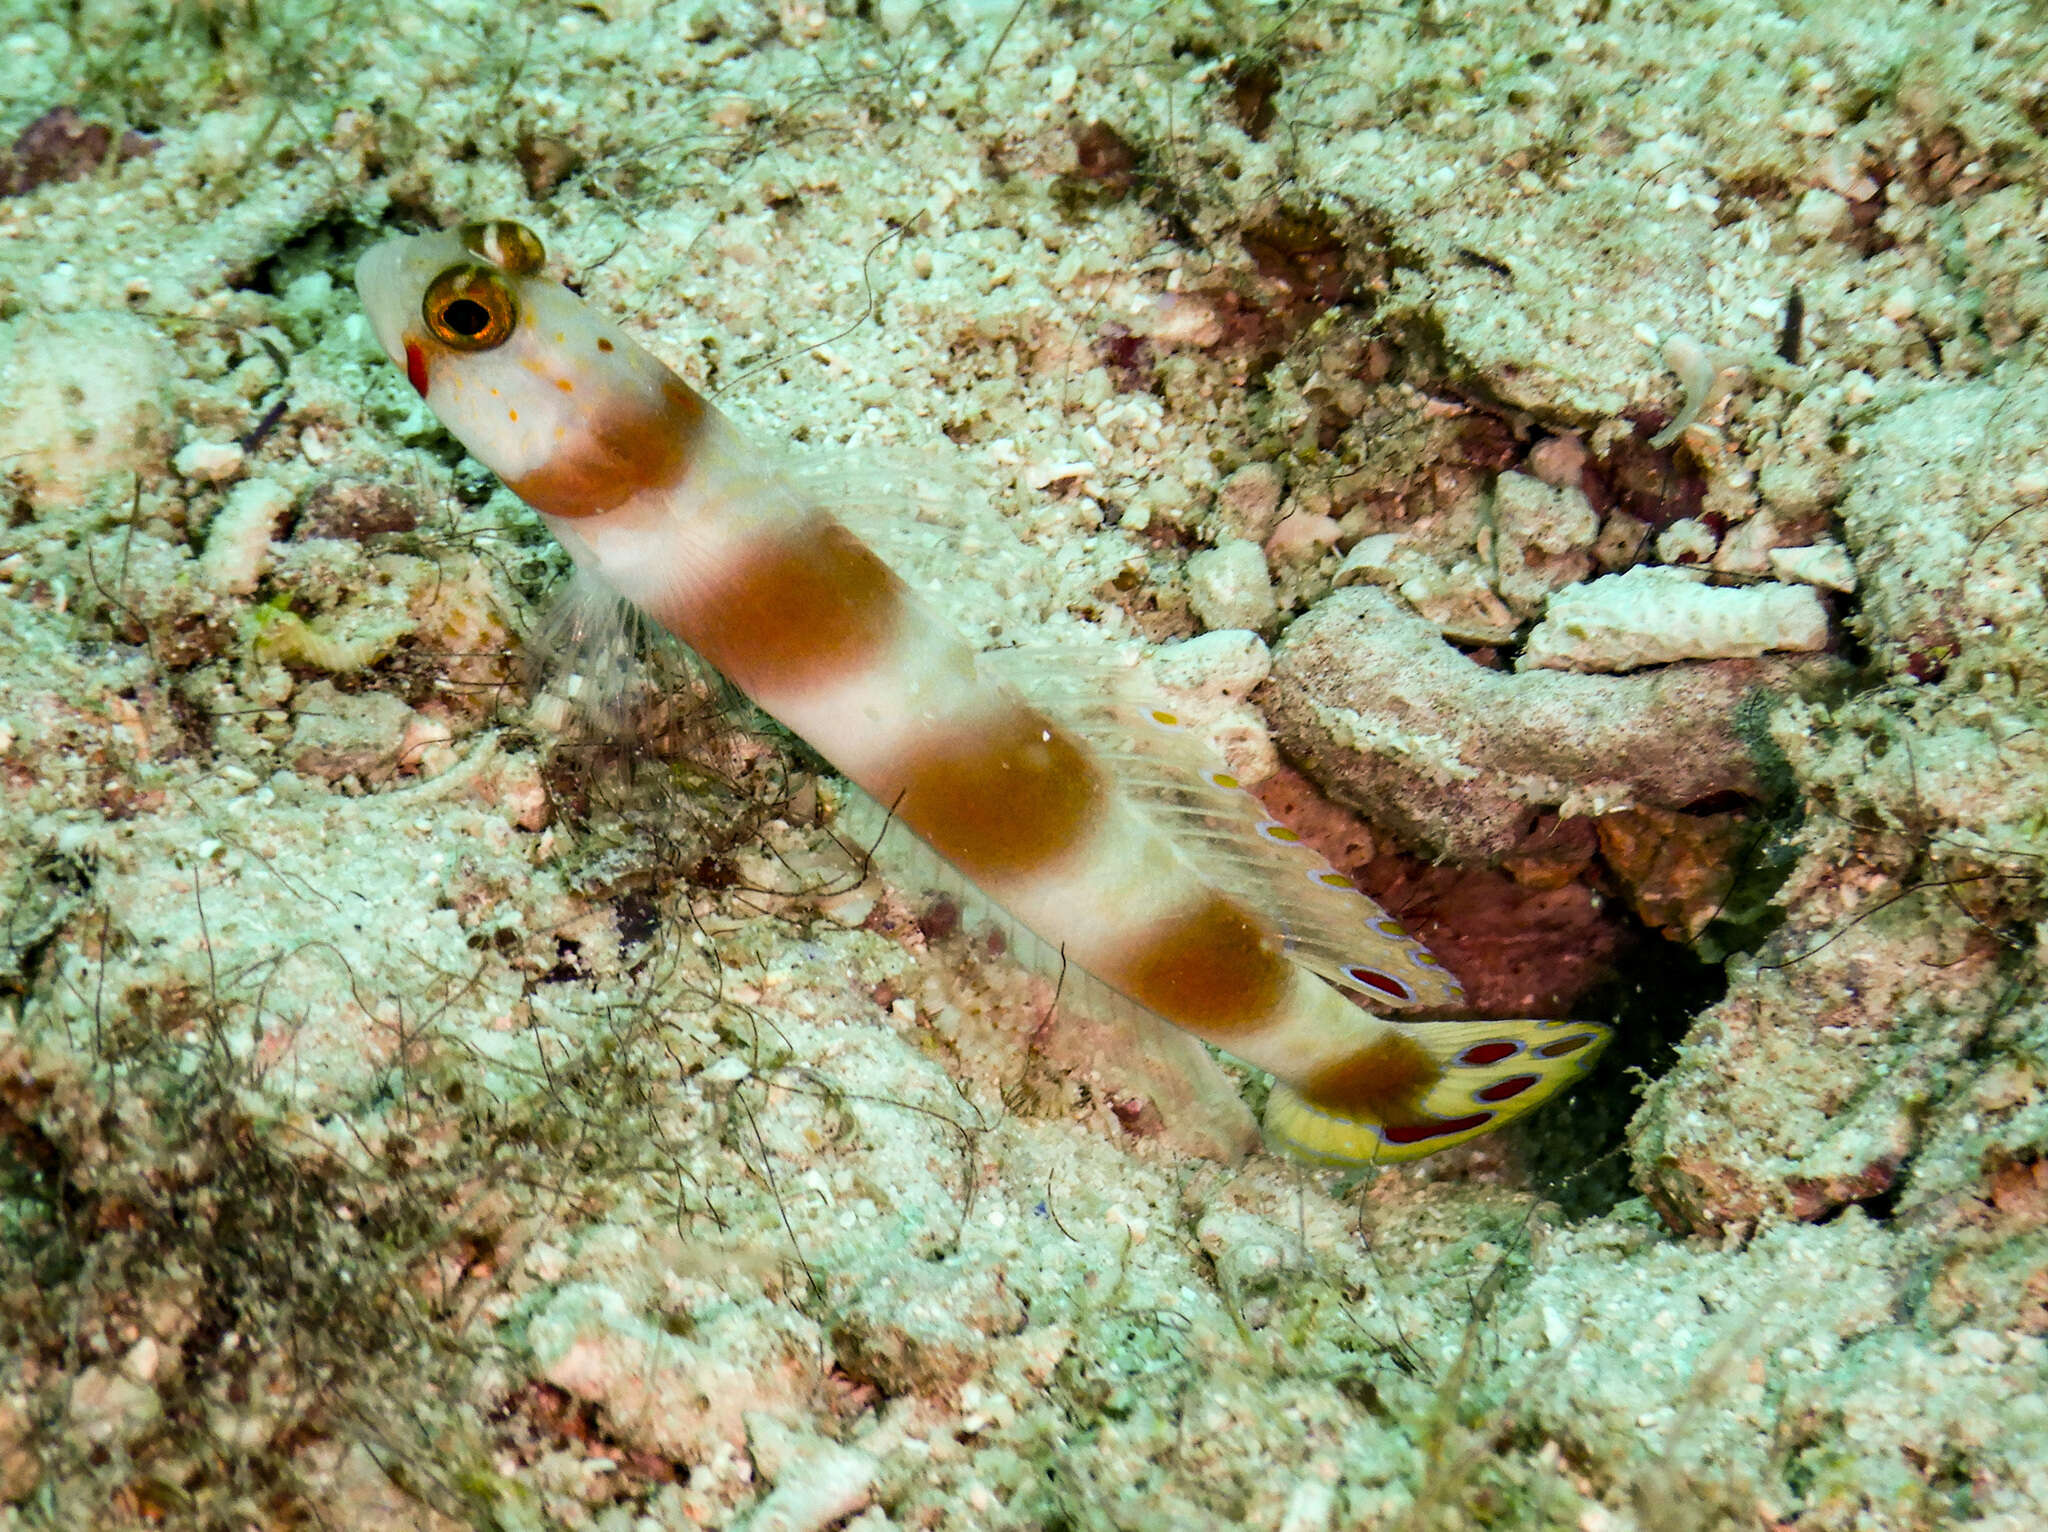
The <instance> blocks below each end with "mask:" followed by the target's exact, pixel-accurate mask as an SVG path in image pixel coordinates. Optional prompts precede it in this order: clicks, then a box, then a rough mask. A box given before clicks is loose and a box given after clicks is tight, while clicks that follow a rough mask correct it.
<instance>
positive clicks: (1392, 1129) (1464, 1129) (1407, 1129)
mask: <svg viewBox="0 0 2048 1532" xmlns="http://www.w3.org/2000/svg"><path fill="white" fill-rule="evenodd" d="M1492 1121H1493V1113H1491V1112H1473V1113H1472V1114H1471V1115H1469V1116H1466V1117H1441V1118H1438V1119H1436V1120H1435V1121H1432V1122H1397V1123H1389V1124H1388V1125H1387V1126H1386V1127H1384V1128H1382V1129H1381V1130H1380V1131H1381V1132H1382V1133H1383V1134H1385V1135H1386V1139H1387V1142H1388V1143H1390V1144H1426V1143H1428V1142H1429V1141H1430V1140H1431V1139H1433V1138H1449V1137H1450V1136H1451V1135H1452V1134H1454V1133H1470V1132H1471V1131H1472V1130H1473V1129H1474V1128H1483V1127H1485V1126H1486V1125H1487V1124H1488V1123H1490V1122H1492Z"/></svg>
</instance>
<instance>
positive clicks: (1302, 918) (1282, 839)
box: [981, 648, 1465, 1010]
mask: <svg viewBox="0 0 2048 1532" xmlns="http://www.w3.org/2000/svg"><path fill="white" fill-rule="evenodd" d="M981 658H982V660H983V662H984V663H986V664H987V665H988V667H989V669H990V670H991V671H992V672H993V673H995V674H998V675H1000V676H1001V677H1002V678H1003V679H1004V680H1005V681H1007V682H1009V683H1010V684H1011V685H1013V686H1015V687H1016V688H1017V689H1018V690H1019V691H1021V692H1022V693H1023V694H1024V695H1025V696H1026V697H1028V698H1029V699H1030V700H1031V702H1032V703H1033V704H1034V705H1035V706H1037V707H1038V708H1040V709H1041V710H1042V711H1044V712H1045V713H1047V714H1048V715H1050V716H1051V717H1052V718H1054V719H1056V720H1057V721H1058V722H1059V723H1061V724H1063V725H1064V726H1065V727H1067V728H1069V729H1071V730H1072V731H1073V732H1074V733H1076V734H1078V735H1080V736H1081V737H1082V738H1083V739H1085V740H1086V741H1087V742H1088V743H1089V745H1090V746H1091V747H1093V749H1094V751H1095V754H1096V756H1097V758H1098V759H1100V760H1101V761H1102V763H1103V765H1104V766H1105V767H1106V768H1107V769H1108V770H1109V771H1110V772H1111V773H1112V774H1113V775H1114V776H1115V777H1116V779H1117V785H1118V786H1119V787H1120V788H1121V789H1122V790H1123V792H1124V794H1125V795H1126V796H1127V797H1128V798H1129V799H1130V801H1131V803H1132V804H1133V805H1134V806H1135V807H1136V808H1138V809H1139V810H1140V811H1141V812H1143V813H1144V814H1145V815H1147V816H1148V817H1149V818H1151V819H1152V820H1153V821H1154V823H1156V824H1158V825H1159V826H1160V827H1161V828H1162V829H1163V830H1164V831H1165V832H1166V833H1167V834H1168V835H1169V836H1170V837H1171V838H1172V840H1173V842H1174V844H1175V846H1176V847H1177V848H1178V850H1179V851H1180V853H1181V855H1182V857H1183V858H1184V859H1185V860H1186V861H1187V862H1188V863H1189V864H1190V865H1191V866H1192V867H1194V869H1195V870H1196V871H1197V872H1198V873H1200V874H1201V875H1202V876H1203V877H1205V878H1207V879H1209V880H1210V881H1211V882H1213V883H1214V884H1215V885H1216V886H1217V887H1218V888H1220V889H1222V890H1223V891H1224V892H1225V893H1227V894H1230V895H1232V896H1233V897H1234V898H1237V899H1239V900H1241V901H1243V902H1244V903H1245V904H1247V905H1249V906H1250V907H1251V908H1252V909H1254V910H1257V911H1258V912H1259V913H1260V914H1262V915H1264V916H1265V917H1266V918H1267V919H1268V920H1270V921H1272V922H1273V924H1274V926H1275V927H1276V928H1277V929H1278V930H1279V931H1280V932H1281V934H1282V935H1283V936H1284V937H1285V938H1286V941H1287V955H1288V956H1289V957H1290V958H1291V959H1293V961H1295V962H1296V963H1298V964H1300V965H1301V966H1302V967H1303V968H1306V969H1308V970H1309V971H1310V972H1311V973H1315V974H1319V975H1321V976H1322V977H1323V978H1325V979H1327V980H1329V981H1330V982H1331V983H1332V984H1335V985H1337V986H1338V987H1340V988H1342V989H1346V990H1350V991H1352V992H1354V993H1356V994H1358V995H1360V996H1362V997H1364V998H1365V999H1366V1000H1367V1001H1369V1002H1370V1003H1371V1004H1372V1005H1373V1006H1374V1007H1376V1008H1391V1009H1395V1010H1408V1009H1411V1008H1415V1007H1431V1008H1436V1007H1444V1006H1455V1005H1458V1004H1459V1003H1461V1002H1462V1001H1463V999H1464V995H1465V991H1464V987H1463V986H1462V985H1460V984H1459V983H1458V981H1457V980H1456V979H1455V978H1453V977H1452V976H1451V975H1450V974H1449V973H1448V972H1447V971H1446V970H1445V969H1444V967H1443V965H1442V964H1441V963H1439V962H1438V961H1437V959H1436V957H1435V956H1434V955H1433V954H1432V953H1431V952H1430V951H1429V949H1428V948H1426V947H1424V946H1423V945H1422V944H1421V943H1420V942H1418V941H1416V940H1415V938H1414V937H1412V936H1410V935H1409V934H1408V933H1407V932H1406V931H1404V930H1403V929H1402V928H1401V924H1400V922H1399V921H1397V920H1395V919H1394V918H1393V917H1392V916H1390V915H1389V914H1387V912H1386V911H1385V910H1383V909H1381V908H1380V906H1379V905H1378V904H1376V903H1375V902H1374V901H1373V900H1371V899H1370V898H1368V897H1367V896H1366V895H1364V894H1363V893H1360V892H1359V891H1358V889H1357V888H1356V887H1355V886H1354V885H1353V884H1352V882H1351V880H1350V879H1349V878H1347V877H1345V876H1344V875H1343V874H1342V873H1340V872H1338V871H1337V870H1336V869H1334V868H1333V867H1331V866H1330V865H1329V864H1328V863H1326V862H1324V861H1323V859H1322V858H1321V857H1319V856H1317V855H1316V854H1315V852H1313V851H1311V850H1310V849H1309V848H1308V847H1307V846H1305V845H1303V844H1302V842H1301V840H1300V838H1299V837H1298V836H1297V835H1295V833H1294V832H1293V831H1292V830H1290V829H1288V828H1287V826H1285V825H1284V824H1281V823H1280V822H1279V821H1278V820H1276V819H1274V818H1273V817H1272V816H1271V815H1270V814H1268V813H1267V812H1266V810H1265V806H1264V805H1263V804H1261V803H1260V802H1259V800H1258V799H1256V798H1254V797H1253V796H1252V795H1251V794H1250V793H1249V792H1246V791H1245V790H1244V788H1243V787H1241V786H1240V785H1239V784H1238V781H1237V779H1236V778H1235V777H1233V776H1232V775H1231V774H1230V771H1229V769H1228V767H1227V766H1226V764H1225V763H1224V762H1223V761H1222V760H1221V759H1220V758H1219V757H1218V756H1217V755H1216V753H1215V752H1214V750H1212V749H1211V748H1210V747H1209V745H1208V744H1207V742H1206V741H1204V740H1203V739H1202V738H1201V736H1200V735H1198V734H1196V733H1195V732H1194V731H1193V730H1192V729H1190V728H1189V727H1188V726H1187V722H1186V720H1185V719H1184V718H1182V716H1181V715H1180V714H1179V713H1178V712H1177V711H1176V710H1175V709H1174V708H1173V707H1172V706H1170V705H1169V704H1167V703H1166V702H1164V701H1163V700H1161V699H1160V698H1159V697H1158V696H1157V694H1156V693H1155V692H1154V690H1153V688H1152V686H1151V685H1150V683H1149V680H1148V678H1146V677H1145V676H1144V675H1143V674H1142V673H1141V672H1140V671H1139V670H1138V669H1137V667H1136V666H1135V665H1134V664H1133V663H1132V662H1131V661H1130V660H1129V659H1128V658H1125V657H1123V656H1119V655H1117V654H1115V653H1113V652H1109V651H1103V652H1101V653H1099V654H1089V653H1087V652H1085V651H1081V652H1077V651H1075V650H1072V649H1067V648H1043V649H1041V648H1031V649H1004V650H997V651H993V652H991V653H988V654H984V655H983V656H982V657H981Z"/></svg>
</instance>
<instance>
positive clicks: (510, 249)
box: [455, 218, 548, 277]
mask: <svg viewBox="0 0 2048 1532" xmlns="http://www.w3.org/2000/svg"><path fill="white" fill-rule="evenodd" d="M455 237H456V238H457V239H458V240H460V241H461V243H462V248H463V249H465V250H467V251H468V252H469V253H470V254H471V255H474V256H478V257H480V258H481V259H483V260H486V261H489V262H490V263H491V264H492V265H493V266H495V267H497V268H498V269H499V270H500V271H503V272H508V273H510V274H511V275H512V276H515V277H523V276H527V275H530V274H531V273H533V272H536V271H539V270H540V268H541V266H542V264H543V263H544V262H545V261H546V260H547V258H548V255H547V251H546V250H544V249H542V248H541V242H540V236H539V235H538V234H536V233H534V232H533V230H531V229H529V228H528V227H527V226H526V225H525V224H523V223H515V222H514V221H513V220H512V219H510V218H492V219H488V220H486V221H484V222H481V223H466V224H464V225H463V226H462V227H461V228H459V229H457V230H456V231H455Z"/></svg>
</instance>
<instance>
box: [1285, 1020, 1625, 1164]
mask: <svg viewBox="0 0 2048 1532" xmlns="http://www.w3.org/2000/svg"><path fill="white" fill-rule="evenodd" d="M1396 1025H1398V1026H1399V1028H1400V1032H1401V1035H1402V1036H1403V1037H1405V1038H1408V1039H1409V1040H1411V1041H1413V1042H1415V1043H1418V1044H1420V1045H1421V1047H1422V1048H1423V1049H1424V1050H1426V1051H1427V1052H1428V1054H1429V1056H1430V1057H1431V1058H1432V1059H1433V1060H1435V1061H1436V1064H1437V1067H1438V1070H1439V1074H1438V1077H1437V1079H1436V1081H1435V1082H1434V1083H1433V1084H1432V1085H1430V1086H1429V1088H1428V1089H1427V1090H1425V1091H1424V1092H1423V1093H1422V1094H1421V1095H1420V1096H1419V1097H1418V1098H1417V1100H1416V1103H1415V1108H1414V1110H1413V1111H1412V1112H1404V1113H1402V1114H1401V1115H1400V1116H1399V1117H1396V1118H1391V1119H1389V1120H1384V1121H1383V1120H1380V1119H1379V1118H1376V1117H1367V1116H1354V1115H1349V1114H1345V1113H1340V1112H1333V1111H1330V1110H1328V1109H1327V1108H1324V1107H1318V1106H1312V1105H1311V1104H1310V1103H1309V1102H1307V1101H1306V1100H1304V1099H1303V1098H1302V1097H1301V1095H1300V1094H1299V1093H1298V1092H1297V1091H1295V1090H1294V1088H1293V1087H1291V1086H1289V1085H1287V1084H1285V1083H1284V1082H1281V1081H1275V1082H1274V1084H1273V1094H1272V1097H1271V1099H1269V1100H1268V1101H1267V1103H1266V1122H1265V1128H1266V1137H1267V1139H1268V1140H1269V1141H1270V1142H1271V1143H1272V1144H1273V1145H1274V1146H1275V1147H1276V1148H1280V1149H1284V1150H1285V1151H1287V1152H1288V1153H1290V1154H1293V1155H1295V1156H1297V1157H1299V1158H1301V1159H1305V1160H1312V1161H1316V1162H1318V1163H1321V1164H1325V1165H1375V1164H1378V1165H1386V1164H1394V1163H1398V1162H1400V1161H1403V1160H1419V1159H1421V1158H1422V1157H1423V1156H1425V1155H1430V1154H1435V1153H1437V1152H1438V1151H1440V1150H1443V1149H1449V1148H1451V1147H1452V1146H1453V1145H1456V1144H1462V1143H1464V1142H1465V1141H1466V1140H1467V1139H1473V1138H1477V1137H1478V1136H1479V1135H1480V1134H1482V1133H1490V1132H1492V1131H1493V1130H1494V1129H1495V1128H1498V1127H1499V1126H1500V1125H1501V1124H1502V1123H1505V1122H1509V1121H1511V1120H1513V1119H1514V1118H1517V1117H1519V1116H1521V1115H1522V1114H1523V1113H1524V1112H1527V1111H1530V1110H1532V1109H1534V1108H1536V1107H1539V1106H1541V1105H1542V1104H1543V1103H1544V1102H1546V1101H1548V1100H1549V1099H1550V1098H1551V1097H1552V1096H1554V1095H1556V1094H1557V1093H1558V1092H1559V1091H1561V1090H1563V1089H1564V1088H1565V1087H1566V1086H1568V1085H1570V1084H1572V1083H1573V1082H1574V1081H1576V1080H1578V1079H1580V1078H1581V1077H1582V1076H1584V1075H1585V1073H1586V1072H1587V1070H1588V1069H1590V1068H1591V1067H1592V1063H1593V1060H1594V1059H1595V1058H1596V1057H1597V1056H1598V1055H1599V1053H1600V1050H1601V1049H1602V1048H1604V1047H1606V1046H1607V1041H1608V1039H1609V1037H1610V1036H1611V1035H1612V1033H1611V1032H1610V1030H1609V1029H1608V1028H1607V1027H1605V1026H1603V1025H1602V1024H1601V1023H1599V1022H1597V1021H1417V1022H1401V1023H1397V1024H1396Z"/></svg>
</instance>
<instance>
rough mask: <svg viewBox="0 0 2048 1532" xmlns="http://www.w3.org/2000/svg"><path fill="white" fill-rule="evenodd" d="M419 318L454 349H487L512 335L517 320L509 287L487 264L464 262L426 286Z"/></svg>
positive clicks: (500, 344)
mask: <svg viewBox="0 0 2048 1532" xmlns="http://www.w3.org/2000/svg"><path fill="white" fill-rule="evenodd" d="M420 317H421V318H423V319H424V320H426V322H427V328H428V329H429V330H430V331H432V332H433V335H434V339H436V340H438V341H440V342H441V343H442V344H443V345H445V346H452V347H453V348H454V349H456V350H457V351H489V350H491V349H492V348H493V347H496V346H502V345H504V344H505V342H506V341H507V340H508V339H510V338H511V335H512V327H513V325H515V324H516V323H518V320H519V305H518V304H517V303H516V302H515V301H514V300H513V297H512V287H511V284H510V283H508V282H507V281H506V280H505V278H504V277H503V276H502V275H501V274H500V273H499V272H497V271H496V270H494V269H493V268H491V267H489V266H480V265H478V264H476V263H475V262H473V261H464V262H463V263H462V264H461V265H460V266H450V267H449V268H448V269H447V270H446V271H444V272H442V273H441V274H440V275H439V276H438V277H436V278H434V280H433V281H432V282H430V283H429V284H428V285H427V295H426V297H425V298H423V299H421V300H420Z"/></svg>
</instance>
